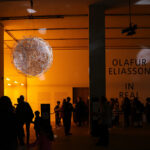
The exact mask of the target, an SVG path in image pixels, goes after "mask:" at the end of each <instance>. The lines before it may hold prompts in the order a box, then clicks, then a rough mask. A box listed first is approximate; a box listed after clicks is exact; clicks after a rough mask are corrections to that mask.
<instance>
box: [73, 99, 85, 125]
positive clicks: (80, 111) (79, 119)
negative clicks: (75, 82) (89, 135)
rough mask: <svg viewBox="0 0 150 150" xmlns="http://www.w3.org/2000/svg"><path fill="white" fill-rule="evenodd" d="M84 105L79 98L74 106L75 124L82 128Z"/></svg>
mask: <svg viewBox="0 0 150 150" xmlns="http://www.w3.org/2000/svg"><path fill="white" fill-rule="evenodd" d="M85 109H86V107H85V103H84V101H83V100H82V99H81V97H79V99H78V101H77V104H76V108H75V110H76V116H77V122H78V125H79V126H82V124H83V122H84V121H85V111H86V110H85Z"/></svg>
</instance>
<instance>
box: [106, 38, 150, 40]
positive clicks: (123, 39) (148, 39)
mask: <svg viewBox="0 0 150 150" xmlns="http://www.w3.org/2000/svg"><path fill="white" fill-rule="evenodd" d="M105 39H106V40H147V39H148V40H149V39H150V37H132V38H130V37H129V38H126V37H120V38H116V37H112V38H107V37H106V38H105Z"/></svg>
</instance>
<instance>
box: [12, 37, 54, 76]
mask: <svg viewBox="0 0 150 150" xmlns="http://www.w3.org/2000/svg"><path fill="white" fill-rule="evenodd" d="M52 62H53V52H52V48H51V47H50V45H49V44H48V43H47V42H45V41H44V40H43V39H41V38H37V37H33V38H25V39H23V40H20V41H19V42H18V43H17V45H16V47H15V48H14V51H13V63H14V65H15V67H16V68H17V69H18V70H19V71H21V72H22V73H24V74H26V75H29V76H38V75H41V74H43V73H44V72H46V71H47V70H48V68H50V66H51V65H52Z"/></svg>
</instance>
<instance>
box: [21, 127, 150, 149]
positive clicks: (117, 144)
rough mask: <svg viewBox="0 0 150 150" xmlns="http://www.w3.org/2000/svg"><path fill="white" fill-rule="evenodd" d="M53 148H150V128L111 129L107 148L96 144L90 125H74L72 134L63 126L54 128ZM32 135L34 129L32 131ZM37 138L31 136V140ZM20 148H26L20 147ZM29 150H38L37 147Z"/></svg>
mask: <svg viewBox="0 0 150 150" xmlns="http://www.w3.org/2000/svg"><path fill="white" fill-rule="evenodd" d="M54 134H55V142H53V144H52V149H53V150H83V149H86V150H105V149H108V150H150V128H148V127H147V128H144V129H143V128H142V129H137V128H136V129H134V128H130V129H123V128H113V129H111V130H110V145H109V146H108V147H107V148H104V147H99V146H96V142H97V138H93V137H91V136H90V135H89V129H88V127H81V128H79V127H75V126H73V127H72V136H67V137H66V136H64V132H63V128H59V129H54ZM32 135H34V134H33V131H32ZM34 139H35V137H34V136H32V137H31V142H33V141H34ZM19 150H26V148H25V147H19ZM28 150H38V149H37V148H36V147H33V148H30V149H28Z"/></svg>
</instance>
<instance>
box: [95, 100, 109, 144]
mask: <svg viewBox="0 0 150 150" xmlns="http://www.w3.org/2000/svg"><path fill="white" fill-rule="evenodd" d="M111 120H112V109H111V105H110V103H109V102H107V99H106V98H105V97H102V98H101V100H100V115H99V131H97V132H99V141H98V143H97V145H99V146H108V144H109V131H108V128H109V127H110V126H111Z"/></svg>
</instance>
